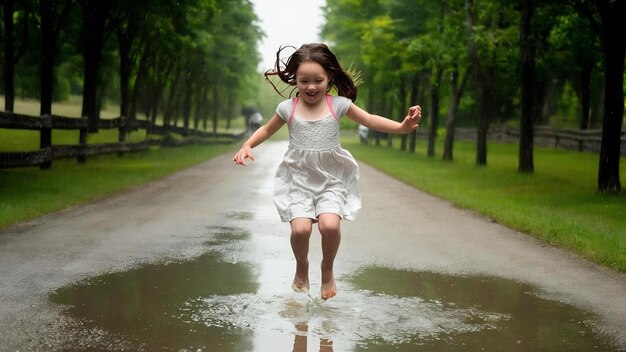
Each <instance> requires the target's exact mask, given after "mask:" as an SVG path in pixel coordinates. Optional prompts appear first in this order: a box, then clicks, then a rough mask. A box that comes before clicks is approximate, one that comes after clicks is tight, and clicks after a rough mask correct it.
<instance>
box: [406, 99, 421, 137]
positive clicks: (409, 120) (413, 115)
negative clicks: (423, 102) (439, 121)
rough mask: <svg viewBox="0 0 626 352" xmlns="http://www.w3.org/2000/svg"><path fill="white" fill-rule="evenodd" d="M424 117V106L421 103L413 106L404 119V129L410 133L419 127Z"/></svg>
mask: <svg viewBox="0 0 626 352" xmlns="http://www.w3.org/2000/svg"><path fill="white" fill-rule="evenodd" d="M421 119H422V108H421V107H420V106H419V105H415V106H411V107H410V108H409V114H408V115H407V116H406V117H405V118H404V121H402V130H403V131H405V132H406V133H409V132H411V131H413V130H415V129H416V128H418V127H419V123H420V120H421Z"/></svg>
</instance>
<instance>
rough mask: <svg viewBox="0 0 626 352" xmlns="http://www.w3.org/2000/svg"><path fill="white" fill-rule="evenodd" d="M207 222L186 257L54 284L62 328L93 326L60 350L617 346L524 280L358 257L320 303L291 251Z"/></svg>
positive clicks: (581, 315) (588, 319) (587, 317)
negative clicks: (294, 285)
mask: <svg viewBox="0 0 626 352" xmlns="http://www.w3.org/2000/svg"><path fill="white" fill-rule="evenodd" d="M209 231H210V232H211V237H210V239H209V240H207V241H206V242H205V246H206V249H207V253H206V254H204V255H202V256H200V257H198V258H196V259H195V260H192V261H188V262H170V263H160V264H152V265H145V266H143V267H140V268H137V269H134V270H130V271H126V272H120V273H112V274H107V275H103V276H99V277H95V278H92V279H90V280H87V281H86V282H82V283H79V284H76V285H73V286H69V287H65V288H62V289H59V290H57V291H56V292H55V293H54V294H52V295H51V296H50V299H51V301H52V302H55V303H58V304H62V305H63V307H64V314H66V315H67V316H68V317H70V318H72V319H74V320H76V321H78V322H80V326H81V329H80V330H81V331H70V332H68V334H74V335H80V336H81V337H83V339H84V338H85V337H84V336H87V335H89V334H88V333H86V331H95V332H97V333H95V332H94V333H93V334H92V335H94V336H93V337H92V343H91V345H89V346H90V347H89V348H85V347H82V346H85V345H81V346H76V345H73V344H66V345H64V346H61V347H60V349H62V350H66V351H78V350H98V349H100V350H122V349H125V350H129V349H130V350H146V351H149V350H174V351H293V352H304V351H324V352H331V351H334V352H343V351H390V350H394V351H415V350H416V349H420V350H428V351H456V350H464V351H481V350H487V351H489V350H498V351H504V350H506V351H520V352H521V351H524V352H526V351H550V350H553V351H561V350H567V351H593V350H598V351H617V350H618V349H617V348H616V347H614V346H613V345H612V344H611V341H610V340H609V339H607V338H605V337H604V336H602V335H600V334H598V333H597V332H596V331H595V330H594V323H593V322H594V320H595V317H594V316H593V315H591V314H589V313H587V312H584V311H581V310H579V309H577V308H575V307H572V306H569V305H567V304H563V303H560V302H557V301H553V300H549V299H545V298H542V297H541V294H540V293H538V292H535V290H534V289H533V287H532V286H529V285H525V284H520V283H516V282H513V281H509V280H503V279H498V278H490V277H462V276H453V275H445V274H437V273H427V272H410V271H402V270H394V269H386V268H380V267H367V268H363V269H361V270H359V271H357V272H355V273H354V274H352V275H351V276H349V277H343V278H342V280H339V281H338V287H339V295H338V296H337V297H335V298H333V299H332V300H330V301H328V302H322V301H321V300H319V299H316V298H312V297H310V296H306V295H303V294H296V293H293V292H290V291H289V282H290V280H291V278H292V275H293V273H292V269H293V268H292V261H290V259H291V258H290V257H289V256H290V253H274V252H275V251H277V249H276V247H275V246H273V243H272V242H271V241H273V240H274V239H272V238H268V237H264V238H262V239H255V238H253V237H254V236H251V235H250V234H249V233H247V232H245V231H241V230H238V229H234V228H228V227H210V228H209ZM276 240H277V241H284V238H278V239H276ZM267 241H270V242H267ZM251 242H252V243H256V245H257V246H252V247H251V246H249V244H250V243H251ZM259 243H261V244H264V245H263V246H260V245H259ZM268 243H270V245H268ZM261 247H262V248H265V249H264V250H265V251H266V252H267V253H273V255H268V254H267V253H265V254H263V253H264V252H263V251H261V252H259V248H261ZM270 247H271V248H270ZM268 248H269V249H268ZM255 250H256V251H257V252H255V253H253V254H251V252H254V251H255ZM268 251H269V252H268ZM312 282H315V281H313V280H312ZM314 287H315V286H314ZM314 290H315V289H312V292H314ZM70 340H71V339H68V341H70ZM74 340H75V339H74ZM120 341H123V342H120ZM87 345H88V344H87Z"/></svg>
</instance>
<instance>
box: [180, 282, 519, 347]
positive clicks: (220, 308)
mask: <svg viewBox="0 0 626 352" xmlns="http://www.w3.org/2000/svg"><path fill="white" fill-rule="evenodd" d="M342 287H343V289H342V294H343V296H342V297H335V298H333V299H332V300H329V301H327V302H326V303H323V304H322V303H321V302H320V301H318V300H316V299H312V298H310V297H307V296H306V295H302V294H299V295H297V294H292V295H284V296H272V297H269V296H268V297H262V296H260V295H258V294H249V293H248V294H235V295H227V296H219V295H212V296H208V297H201V298H197V299H195V300H191V301H189V302H187V303H186V304H185V307H184V309H185V311H186V312H189V313H190V314H191V317H190V319H189V321H193V322H195V323H200V324H203V325H205V326H207V327H211V326H213V327H221V328H235V329H249V330H254V331H257V332H258V331H259V330H266V331H271V332H278V333H294V332H297V331H295V330H297V329H296V326H297V325H298V324H302V323H306V324H307V325H308V335H309V336H310V337H316V338H321V339H329V340H343V341H346V340H348V341H352V342H355V343H358V342H363V341H366V340H384V341H386V342H388V343H391V344H398V343H405V342H409V341H411V340H412V339H415V338H419V339H427V338H436V337H437V336H439V335H443V334H445V335H450V334H455V333H465V332H476V331H481V330H486V329H496V325H497V322H498V321H501V320H505V319H508V316H507V315H505V314H499V313H492V312H484V311H481V310H480V309H478V308H475V307H474V308H464V309H463V308H458V307H455V306H453V305H446V304H443V303H441V302H439V301H429V300H424V299H421V298H419V297H399V296H392V295H387V294H379V293H373V292H370V291H366V290H356V289H354V288H348V287H346V284H343V285H342Z"/></svg>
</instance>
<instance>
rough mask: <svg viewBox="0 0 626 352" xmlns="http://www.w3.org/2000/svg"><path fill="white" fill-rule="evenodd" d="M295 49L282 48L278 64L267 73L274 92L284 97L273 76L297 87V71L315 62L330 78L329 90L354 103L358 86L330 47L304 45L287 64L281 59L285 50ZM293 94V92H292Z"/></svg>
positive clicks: (316, 44) (278, 53)
mask: <svg viewBox="0 0 626 352" xmlns="http://www.w3.org/2000/svg"><path fill="white" fill-rule="evenodd" d="M287 48H293V49H295V47H293V46H281V47H280V48H279V49H278V51H277V52H276V64H275V65H274V69H272V70H268V71H266V72H265V80H266V81H267V82H269V83H270V84H271V85H272V87H274V90H275V91H276V92H277V93H278V94H280V95H283V94H282V92H281V91H279V90H278V88H277V87H276V84H274V82H272V80H271V79H270V77H271V76H278V78H280V80H281V81H283V82H285V83H287V84H288V85H290V86H295V85H296V71H297V70H298V67H300V64H301V63H302V62H304V61H313V62H317V63H318V64H320V65H321V66H322V67H323V68H324V70H325V71H326V73H327V74H328V78H329V88H333V87H334V88H336V89H337V93H338V94H339V95H341V96H343V97H346V98H348V99H350V100H352V101H355V100H356V93H357V90H356V85H355V84H354V81H353V80H352V78H351V77H350V75H349V74H348V73H347V72H346V71H345V70H344V69H343V68H342V67H341V65H340V64H339V61H338V60H337V57H336V56H335V54H333V53H332V52H331V51H330V49H329V48H328V46H326V45H325V44H320V43H313V44H304V45H302V46H301V47H300V49H297V50H296V51H295V52H294V53H293V54H291V56H289V58H288V59H287V62H286V63H285V62H284V61H283V60H282V59H281V58H280V57H281V53H282V51H283V50H285V49H287ZM292 92H293V91H292Z"/></svg>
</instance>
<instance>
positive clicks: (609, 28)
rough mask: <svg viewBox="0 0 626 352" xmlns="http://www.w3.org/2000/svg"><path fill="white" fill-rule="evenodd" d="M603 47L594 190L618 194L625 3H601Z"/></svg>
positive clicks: (625, 39) (619, 185)
mask: <svg viewBox="0 0 626 352" xmlns="http://www.w3.org/2000/svg"><path fill="white" fill-rule="evenodd" d="M598 7H599V9H600V17H601V18H602V39H603V40H602V41H603V46H604V48H603V49H604V72H605V74H604V79H605V83H604V84H605V86H604V87H605V88H604V92H605V93H604V94H605V96H604V119H603V122H602V144H601V146H600V165H599V168H598V190H599V191H600V192H607V193H618V192H620V191H621V189H622V186H621V183H620V177H619V161H620V148H621V141H620V138H621V132H622V121H623V119H624V86H623V84H624V56H625V54H626V53H625V51H626V36H624V33H626V1H614V2H612V3H610V4H609V3H608V2H602V4H600V5H599V6H598Z"/></svg>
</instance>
